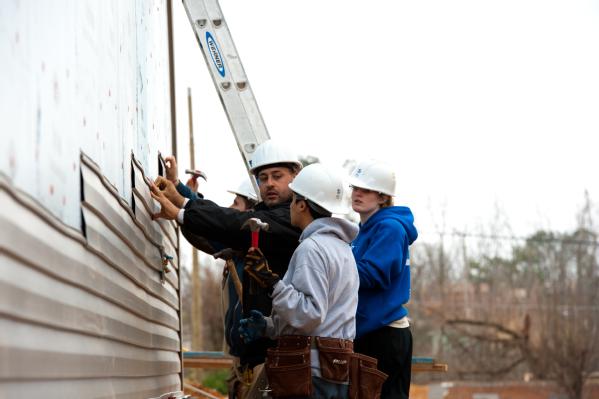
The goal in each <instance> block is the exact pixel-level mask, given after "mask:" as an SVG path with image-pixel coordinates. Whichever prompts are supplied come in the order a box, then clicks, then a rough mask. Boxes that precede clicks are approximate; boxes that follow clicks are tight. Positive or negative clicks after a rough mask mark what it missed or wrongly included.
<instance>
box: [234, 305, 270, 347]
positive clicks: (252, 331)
mask: <svg viewBox="0 0 599 399" xmlns="http://www.w3.org/2000/svg"><path fill="white" fill-rule="evenodd" d="M238 331H239V335H240V336H241V339H242V340H243V342H246V343H247V342H252V341H255V340H257V339H258V338H261V337H263V336H264V333H265V332H266V319H265V318H264V315H263V314H262V313H260V312H259V311H257V310H252V311H251V312H250V317H248V318H247V319H241V320H240V321H239V329H238Z"/></svg>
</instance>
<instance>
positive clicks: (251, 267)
mask: <svg viewBox="0 0 599 399" xmlns="http://www.w3.org/2000/svg"><path fill="white" fill-rule="evenodd" d="M244 263H245V267H244V268H243V270H245V272H246V273H247V274H249V275H250V277H251V278H252V279H254V280H256V282H257V283H258V284H260V286H261V287H262V288H272V287H273V286H274V285H275V284H276V283H277V282H278V281H279V280H280V279H281V278H280V277H279V275H278V274H276V273H273V271H272V270H270V267H268V262H267V261H266V258H265V257H264V255H263V254H262V251H260V250H259V249H258V248H254V247H252V248H250V249H249V250H248V253H247V255H246V256H245V258H244Z"/></svg>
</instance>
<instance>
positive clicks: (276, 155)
mask: <svg viewBox="0 0 599 399" xmlns="http://www.w3.org/2000/svg"><path fill="white" fill-rule="evenodd" d="M279 163H291V164H295V165H297V166H298V168H301V167H302V163H301V162H300V161H299V158H298V156H297V154H296V153H295V151H293V150H292V149H290V148H287V147H286V146H284V145H282V144H280V143H279V142H277V141H273V140H267V141H265V142H264V143H262V144H260V145H259V146H258V148H256V151H255V152H254V154H253V155H252V159H251V160H250V172H251V173H256V171H257V170H258V169H260V168H262V167H264V166H268V165H274V164H279Z"/></svg>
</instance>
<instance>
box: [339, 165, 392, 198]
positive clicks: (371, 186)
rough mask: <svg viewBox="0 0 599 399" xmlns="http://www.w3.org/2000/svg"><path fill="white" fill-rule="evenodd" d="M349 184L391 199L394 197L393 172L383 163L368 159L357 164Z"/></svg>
mask: <svg viewBox="0 0 599 399" xmlns="http://www.w3.org/2000/svg"><path fill="white" fill-rule="evenodd" d="M349 184H350V185H352V186H354V187H359V188H365V189H367V190H372V191H376V192H378V193H381V194H387V195H390V196H392V197H393V196H395V171H394V170H393V168H392V167H391V166H390V165H388V164H386V163H384V162H381V161H376V160H374V159H369V160H366V161H362V162H360V163H358V165H357V166H356V167H355V168H354V170H353V171H352V172H351V175H350V177H349Z"/></svg>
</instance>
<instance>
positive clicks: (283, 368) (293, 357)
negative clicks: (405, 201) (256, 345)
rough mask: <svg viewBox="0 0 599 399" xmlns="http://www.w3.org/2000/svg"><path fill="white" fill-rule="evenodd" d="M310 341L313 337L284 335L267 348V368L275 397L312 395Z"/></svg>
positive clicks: (269, 383)
mask: <svg viewBox="0 0 599 399" xmlns="http://www.w3.org/2000/svg"><path fill="white" fill-rule="evenodd" d="M310 342H311V337H304V336H295V335H294V336H284V337H280V338H279V340H278V345H277V347H276V348H270V349H268V350H267V355H266V364H265V368H266V375H267V377H268V385H269V387H270V389H272V396H273V397H275V398H285V397H290V396H291V397H297V396H311V395H312V369H311V366H310Z"/></svg>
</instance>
